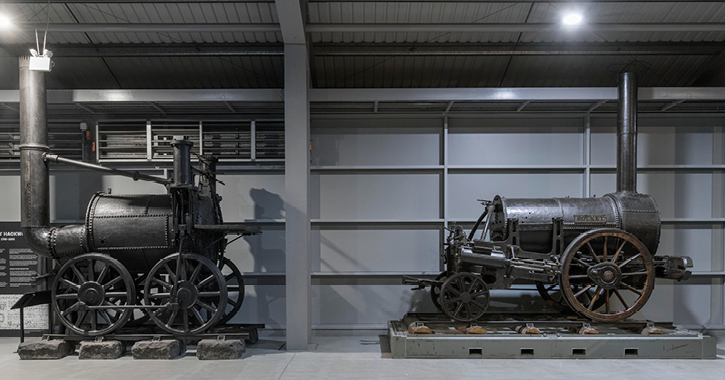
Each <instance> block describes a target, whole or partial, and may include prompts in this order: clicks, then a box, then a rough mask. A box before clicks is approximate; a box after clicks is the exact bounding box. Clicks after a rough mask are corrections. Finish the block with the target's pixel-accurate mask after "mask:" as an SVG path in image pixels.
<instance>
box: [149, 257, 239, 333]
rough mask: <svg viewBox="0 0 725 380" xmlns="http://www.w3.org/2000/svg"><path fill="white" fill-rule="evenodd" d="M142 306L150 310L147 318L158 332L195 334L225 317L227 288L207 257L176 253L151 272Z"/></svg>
mask: <svg viewBox="0 0 725 380" xmlns="http://www.w3.org/2000/svg"><path fill="white" fill-rule="evenodd" d="M144 304H145V305H148V306H151V308H149V312H148V313H149V316H150V317H151V319H152V320H153V321H154V323H156V325H157V326H159V327H160V328H161V329H163V330H165V331H167V332H170V333H172V334H177V335H190V334H198V333H202V332H204V331H206V330H207V329H208V328H210V327H212V326H214V325H215V324H216V323H217V322H219V320H220V319H221V318H222V317H223V316H224V310H225V309H226V307H227V284H226V281H225V280H224V276H223V275H222V272H221V271H220V270H219V268H217V266H216V265H214V263H212V261H211V260H209V259H207V258H206V257H203V256H200V255H197V254H193V253H182V254H178V253H175V254H171V255H169V256H166V257H165V258H163V259H162V260H160V261H159V262H158V263H156V265H154V267H153V268H151V271H150V272H149V275H148V277H147V278H146V281H145V282H144ZM158 306H161V307H158Z"/></svg>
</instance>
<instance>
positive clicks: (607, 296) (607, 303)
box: [604, 289, 609, 314]
mask: <svg viewBox="0 0 725 380" xmlns="http://www.w3.org/2000/svg"><path fill="white" fill-rule="evenodd" d="M604 292H605V293H604V295H605V296H606V297H605V301H604V304H605V305H606V306H605V309H604V311H605V312H606V313H607V314H609V289H604Z"/></svg>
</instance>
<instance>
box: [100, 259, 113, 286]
mask: <svg viewBox="0 0 725 380" xmlns="http://www.w3.org/2000/svg"><path fill="white" fill-rule="evenodd" d="M103 264H104V265H103V269H101V273H99V274H98V280H97V281H98V283H99V284H102V283H103V280H105V279H106V274H108V269H109V268H110V267H111V266H110V265H108V264H107V263H103Z"/></svg>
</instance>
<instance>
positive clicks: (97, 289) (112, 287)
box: [51, 253, 136, 336]
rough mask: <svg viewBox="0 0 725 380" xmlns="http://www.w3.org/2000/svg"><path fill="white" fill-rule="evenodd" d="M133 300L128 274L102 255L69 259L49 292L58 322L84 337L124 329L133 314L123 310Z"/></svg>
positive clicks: (116, 263)
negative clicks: (122, 327)
mask: <svg viewBox="0 0 725 380" xmlns="http://www.w3.org/2000/svg"><path fill="white" fill-rule="evenodd" d="M135 301H136V291H135V287H134V284H133V278H132V277H131V274H130V273H128V270H127V269H126V268H125V267H124V266H123V265H122V264H121V263H120V262H119V261H118V260H116V259H114V258H112V257H111V256H108V255H104V254H102V253H87V254H84V255H79V256H76V257H74V258H72V259H70V260H69V261H68V262H66V263H65V264H64V265H63V266H62V267H61V268H60V270H59V271H58V274H57V275H56V276H55V280H54V281H53V288H52V290H51V303H52V307H53V311H55V313H56V314H57V315H58V317H59V319H60V321H61V323H63V325H65V327H67V328H68V329H69V330H70V331H73V332H74V333H76V334H78V335H83V336H98V335H104V334H108V333H111V332H113V331H115V330H117V329H118V328H120V327H121V326H123V325H124V324H125V323H126V322H127V321H128V319H129V318H130V317H131V314H132V313H133V310H132V309H130V308H123V307H124V306H129V305H133V304H134V303H135ZM91 307H102V308H97V309H96V308H91ZM116 307H118V308H116Z"/></svg>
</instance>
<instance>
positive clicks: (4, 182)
mask: <svg viewBox="0 0 725 380" xmlns="http://www.w3.org/2000/svg"><path fill="white" fill-rule="evenodd" d="M0 194H3V200H2V202H0V222H19V221H20V176H19V175H13V174H2V175H0Z"/></svg>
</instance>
